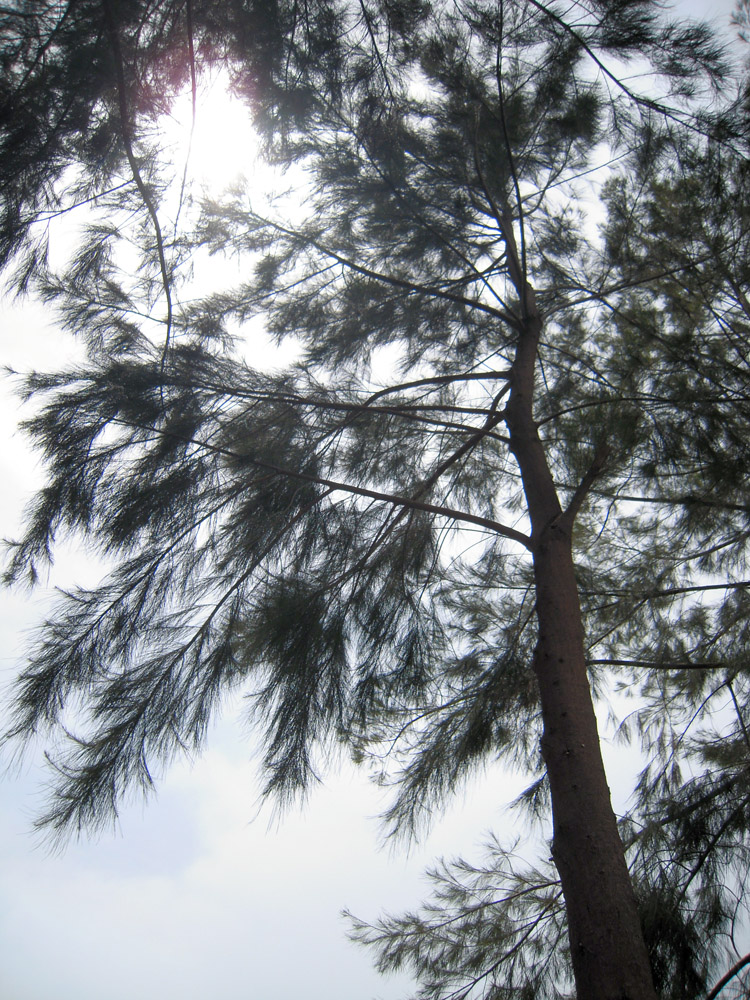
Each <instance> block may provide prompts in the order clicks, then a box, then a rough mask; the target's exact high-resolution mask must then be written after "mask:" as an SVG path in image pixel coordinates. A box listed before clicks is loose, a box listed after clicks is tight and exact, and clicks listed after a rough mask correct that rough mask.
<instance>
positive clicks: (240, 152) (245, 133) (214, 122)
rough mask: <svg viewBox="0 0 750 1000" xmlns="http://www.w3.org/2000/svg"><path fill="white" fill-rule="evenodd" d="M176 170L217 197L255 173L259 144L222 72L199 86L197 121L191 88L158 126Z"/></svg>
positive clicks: (244, 108) (246, 111)
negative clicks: (183, 172) (184, 172)
mask: <svg viewBox="0 0 750 1000" xmlns="http://www.w3.org/2000/svg"><path fill="white" fill-rule="evenodd" d="M161 131H162V134H163V136H164V137H165V139H166V142H167V144H168V146H169V147H170V150H171V157H172V160H173V163H174V165H175V168H176V169H177V170H180V169H182V170H184V169H185V164H187V170H186V175H187V178H188V180H190V181H191V182H193V183H197V184H199V185H200V186H201V187H202V188H203V189H204V190H206V191H207V192H208V193H209V194H218V193H220V192H221V191H223V190H225V189H226V188H227V187H230V186H231V185H233V184H235V183H237V182H238V181H240V180H241V179H243V178H244V179H249V178H251V177H252V176H253V175H254V174H255V173H256V172H257V171H258V169H259V167H260V163H259V140H258V135H257V133H256V132H255V129H254V128H253V123H252V115H251V112H250V109H249V108H248V107H247V105H245V104H244V103H243V102H242V101H241V100H239V99H238V98H237V97H235V96H234V95H233V94H232V93H231V89H230V85H229V76H228V74H227V73H226V71H224V70H219V71H217V72H215V73H213V74H212V75H211V76H210V77H209V78H204V79H202V80H200V81H199V82H198V86H197V89H196V101H195V116H193V98H192V93H191V90H190V88H187V90H185V91H183V92H182V93H181V94H180V95H179V96H178V97H177V98H176V100H175V101H174V103H173V105H172V107H171V109H170V111H169V114H168V115H167V116H165V119H164V120H163V122H162V123H161Z"/></svg>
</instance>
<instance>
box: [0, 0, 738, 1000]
mask: <svg viewBox="0 0 750 1000" xmlns="http://www.w3.org/2000/svg"><path fill="white" fill-rule="evenodd" d="M682 6H683V7H684V8H685V9H687V10H688V11H689V12H690V13H701V12H706V11H707V12H708V13H709V15H711V16H717V17H721V18H725V17H727V18H728V15H729V13H730V12H731V9H732V7H733V4H732V3H731V2H728V0H717V2H715V3H708V2H707V0H692V2H691V3H683V4H682ZM50 319H51V317H50V316H49V314H47V313H45V312H44V311H43V310H42V309H41V308H40V307H38V306H32V305H28V304H27V305H25V306H24V307H23V308H19V307H13V308H10V307H6V308H5V310H4V311H3V312H0V352H1V354H0V360H1V361H2V363H3V364H8V365H11V366H13V367H15V368H17V369H19V370H24V369H26V368H29V367H31V366H33V365H37V366H41V367H53V366H54V364H55V363H56V362H58V361H59V362H63V361H65V359H66V356H69V351H70V348H69V345H68V344H67V343H66V342H65V341H64V339H63V338H62V337H61V336H60V334H59V333H58V332H57V331H56V330H55V329H54V326H51V325H50ZM9 390H10V387H9V385H8V384H7V381H6V382H5V383H4V384H2V385H0V428H1V429H2V431H3V447H2V449H1V450H0V476H2V480H1V481H2V491H0V535H2V536H5V537H12V536H13V535H14V534H16V533H17V530H18V526H19V524H20V515H21V511H22V508H23V502H24V497H26V496H28V494H29V491H30V489H31V488H33V485H34V483H35V482H38V481H39V479H38V477H39V471H38V468H37V465H36V460H35V458H34V457H33V456H32V455H30V454H29V451H28V448H27V445H26V443H25V442H24V440H23V438H22V437H21V436H20V435H18V434H16V433H14V427H15V421H16V419H17V407H16V404H15V403H14V402H13V400H12V397H11V394H10V391H9ZM62 563H63V570H62V572H63V574H64V575H67V578H68V579H69V578H70V576H71V575H72V576H74V577H76V578H77V579H78V580H79V582H85V578H86V576H87V575H88V576H89V577H90V575H91V574H92V573H93V572H94V567H93V566H92V562H91V560H90V559H88V558H87V557H86V556H85V554H83V553H80V552H78V553H75V552H72V553H67V554H66V556H65V558H64V560H62ZM52 582H54V580H53V581H52ZM40 600H43V595H41V596H40V597H38V598H35V599H33V600H29V599H28V598H27V597H26V596H24V595H23V594H18V593H15V592H10V593H8V592H7V591H6V592H4V593H3V594H2V595H0V682H2V684H3V686H4V687H6V686H7V684H8V682H9V680H10V678H11V677H12V676H13V674H14V671H15V670H16V669H17V666H18V663H19V659H20V655H21V651H22V648H23V633H24V629H26V628H28V626H29V625H30V624H31V623H32V622H33V621H34V620H35V619H36V617H38V613H39V609H38V602H39V601H40ZM237 716H238V712H237V711H236V710H231V711H230V712H229V713H228V717H227V718H225V719H224V720H223V721H222V722H221V723H220V724H219V725H218V726H217V727H216V729H215V731H214V733H213V736H212V739H211V744H210V749H209V751H208V752H207V753H206V754H204V755H203V756H202V757H201V758H200V759H199V760H198V761H196V762H194V764H192V765H191V764H189V763H187V762H185V763H182V764H180V765H178V766H175V767H174V768H173V769H172V770H171V771H170V772H169V774H168V775H167V776H166V778H165V780H163V781H162V782H161V783H160V786H159V793H158V796H157V797H156V798H155V799H152V800H150V801H149V803H148V804H147V805H145V806H144V805H143V804H142V803H136V804H134V805H133V806H131V807H129V808H127V809H125V810H124V811H123V814H122V818H121V823H120V826H119V829H118V831H116V832H115V833H111V834H106V835H104V836H102V837H100V838H99V839H98V840H97V841H95V842H90V841H85V842H82V843H77V844H72V845H70V846H69V847H68V848H67V849H66V850H65V852H64V853H62V854H55V855H50V853H49V852H48V851H47V850H46V849H45V848H44V847H43V845H39V844H38V843H37V841H36V840H35V838H34V836H33V835H32V833H31V823H32V820H33V817H34V815H35V812H36V811H37V809H38V805H39V802H40V794H41V785H40V783H41V781H42V775H41V769H40V767H39V762H38V761H35V760H31V761H30V762H28V763H27V764H26V765H25V766H24V768H23V770H21V771H20V772H18V771H14V772H12V773H10V774H6V775H5V777H4V779H3V780H2V782H0V998H1V1000H53V998H54V1000H105V998H106V1000H134V998H136V997H137V998H139V1000H204V998H217V1000H292V998H295V1000H296V998H298V997H300V996H304V997H305V1000H369V998H373V997H381V998H383V1000H391V998H393V1000H395V998H396V997H400V996H403V995H404V993H405V985H406V982H407V981H406V979H405V978H402V979H398V978H392V979H383V978H381V977H378V976H376V975H375V973H374V972H373V970H372V968H371V964H370V959H369V955H368V954H367V953H366V952H364V951H363V950H361V949H358V948H355V947H354V946H353V945H351V944H350V943H348V942H347V940H346V938H345V923H344V922H343V920H342V919H341V917H340V916H339V914H340V911H341V909H342V908H344V907H347V908H349V909H351V910H352V911H354V912H355V913H357V914H358V915H359V916H362V917H371V918H374V917H375V916H376V915H377V914H378V912H380V911H381V910H391V911H395V912H398V911H399V910H401V909H403V908H406V907H408V906H414V905H416V904H417V903H418V901H419V899H420V898H421V897H422V895H423V890H424V884H423V882H422V880H421V872H422V870H423V868H424V867H425V866H426V865H427V864H428V863H429V862H430V860H432V859H433V858H435V857H436V856H438V855H440V854H447V855H455V854H458V853H463V854H465V855H466V856H468V857H475V858H476V857H478V854H479V850H478V847H479V845H480V843H481V841H482V839H483V835H484V834H485V833H486V832H487V831H488V830H490V829H494V830H495V831H497V833H498V834H499V835H500V837H501V839H502V840H503V842H504V843H508V842H510V841H512V840H513V839H515V834H516V831H514V829H513V822H514V821H513V820H512V819H509V818H508V815H507V813H506V814H504V813H503V805H504V804H505V803H507V802H508V801H509V800H510V799H512V798H513V797H514V795H515V794H517V793H518V791H520V789H521V787H522V786H521V784H520V783H519V781H518V780H517V779H514V778H512V777H509V776H507V775H503V774H501V773H499V772H493V773H491V774H489V775H488V776H486V777H485V778H483V779H482V780H480V781H477V782H476V784H475V785H473V786H472V787H471V788H470V789H469V790H468V792H467V794H466V795H465V796H464V797H462V799H461V801H459V802H457V803H456V804H455V806H454V808H453V809H452V810H451V811H450V812H449V813H448V814H447V815H446V816H445V817H444V818H443V819H442V820H440V822H438V823H437V824H436V825H435V827H434V829H433V832H432V834H431V836H430V837H429V838H428V839H427V840H426V841H425V842H424V843H423V844H421V845H419V847H418V849H416V848H413V849H412V851H411V853H410V855H409V856H406V855H405V853H404V851H403V850H399V851H394V850H392V849H389V848H387V847H386V848H385V849H383V848H382V847H381V846H380V845H381V839H380V836H379V827H378V823H377V820H376V819H375V817H376V815H377V813H378V812H379V810H380V809H381V808H382V806H383V798H382V793H381V792H380V791H379V790H377V789H376V788H374V787H373V786H371V785H369V784H368V783H367V781H366V780H365V779H364V777H363V776H362V775H361V774H356V773H354V771H353V770H352V769H351V768H349V767H345V768H343V769H340V770H339V771H338V772H337V773H334V774H332V775H328V776H327V778H326V781H325V784H324V785H323V786H322V787H320V788H318V789H317V790H315V791H314V792H313V794H312V796H311V797H310V800H309V802H308V803H307V805H306V806H305V807H304V808H302V809H300V810H297V811H293V812H290V813H289V814H287V815H286V816H285V817H283V818H282V819H281V820H280V821H273V817H272V816H271V814H270V813H269V811H268V810H267V809H266V810H264V811H261V812H260V814H259V813H258V801H257V789H258V781H257V774H256V771H255V769H254V766H253V763H252V760H251V755H252V745H251V744H250V743H249V742H248V740H247V738H246V734H245V732H244V730H243V728H242V725H241V722H240V721H239V719H238V717H237ZM608 755H609V751H608ZM623 767H627V765H623ZM609 773H610V784H611V785H612V787H613V791H614V793H615V798H616V799H620V800H621V799H622V795H623V794H624V793H623V791H622V790H623V789H624V788H625V779H624V777H621V772H618V771H617V770H616V768H615V765H614V764H613V763H612V764H611V765H610V768H609ZM618 804H620V805H622V802H621V801H620V802H619V803H618Z"/></svg>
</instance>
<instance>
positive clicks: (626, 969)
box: [505, 280, 656, 1000]
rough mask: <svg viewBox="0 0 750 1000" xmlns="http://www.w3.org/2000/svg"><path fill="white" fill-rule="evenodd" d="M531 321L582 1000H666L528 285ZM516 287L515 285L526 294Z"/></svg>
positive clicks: (551, 721) (537, 510)
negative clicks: (606, 756) (594, 663)
mask: <svg viewBox="0 0 750 1000" xmlns="http://www.w3.org/2000/svg"><path fill="white" fill-rule="evenodd" d="M518 285H520V286H521V287H520V288H519V289H518V290H519V292H520V293H521V294H520V298H521V301H522V303H523V306H524V308H523V320H522V321H521V324H520V327H521V332H520V335H519V339H518V344H517V348H516V356H515V360H514V365H513V375H512V380H511V392H510V395H509V398H508V404H507V406H506V410H505V420H506V424H507V427H508V430H509V432H510V440H511V450H512V451H513V453H514V455H515V457H516V460H517V462H518V465H519V468H520V471H521V477H522V480H523V486H524V491H525V494H526V500H527V505H528V511H529V516H530V519H531V528H532V533H531V537H532V543H533V546H532V553H533V559H534V574H535V579H536V600H537V619H538V624H539V640H538V644H537V649H536V656H535V662H534V670H535V673H536V676H537V680H538V683H539V690H540V695H541V706H542V718H543V723H544V735H543V738H542V747H541V749H542V754H543V756H544V760H545V763H546V766H547V773H548V776H549V783H550V791H551V798H552V814H553V850H552V853H553V858H554V861H555V864H556V866H557V869H558V872H559V874H560V879H561V882H562V889H563V894H564V896H565V904H566V909H567V914H568V927H569V936H570V951H571V957H572V964H573V973H574V976H575V982H576V989H577V997H578V1000H656V992H655V990H654V986H653V981H652V976H651V967H650V963H649V958H648V952H647V949H646V946H645V943H644V940H643V934H642V931H641V925H640V920H639V917H638V910H637V905H636V901H635V896H634V893H633V887H632V883H631V881H630V876H629V873H628V870H627V865H626V862H625V854H624V849H623V845H622V841H621V839H620V836H619V832H618V830H617V822H616V819H615V815H614V812H613V810H612V804H611V800H610V792H609V787H608V785H607V779H606V775H605V772H604V764H603V761H602V756H601V748H600V744H599V734H598V731H597V724H596V717H595V715H594V708H593V704H592V700H591V690H590V686H589V681H588V674H587V670H586V662H585V658H584V644H583V638H584V637H583V624H582V619H581V608H580V601H579V597H578V588H577V584H576V578H575V569H574V564H573V553H572V544H571V532H572V521H573V516H574V511H573V510H572V509H571V510H569V511H567V512H564V511H563V510H562V508H561V506H560V502H559V498H558V496H557V491H556V489H555V486H554V482H553V479H552V475H551V472H550V468H549V465H548V463H547V460H546V457H545V452H544V447H543V444H542V441H541V439H540V437H539V434H538V431H537V426H536V423H535V422H534V419H533V394H534V377H535V368H536V356H537V348H538V343H539V337H540V333H541V328H542V320H541V317H540V315H539V312H538V310H537V307H536V304H535V300H534V295H533V291H532V290H531V289H530V288H529V287H528V285H526V284H525V282H522V281H520V280H519V282H518ZM518 285H517V287H518Z"/></svg>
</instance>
